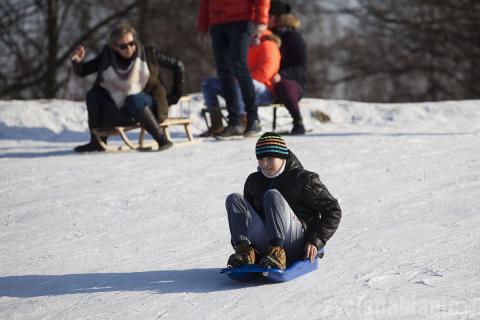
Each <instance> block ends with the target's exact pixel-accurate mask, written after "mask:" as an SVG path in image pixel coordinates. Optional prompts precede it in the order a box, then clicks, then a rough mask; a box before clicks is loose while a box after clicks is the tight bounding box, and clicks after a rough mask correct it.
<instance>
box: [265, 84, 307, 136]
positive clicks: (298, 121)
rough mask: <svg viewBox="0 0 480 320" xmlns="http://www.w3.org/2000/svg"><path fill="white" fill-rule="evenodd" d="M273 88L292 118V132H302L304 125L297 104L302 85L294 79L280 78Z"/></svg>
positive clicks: (300, 96) (303, 131) (300, 95)
mask: <svg viewBox="0 0 480 320" xmlns="http://www.w3.org/2000/svg"><path fill="white" fill-rule="evenodd" d="M273 90H274V93H275V95H276V96H277V97H278V99H280V101H282V102H283V103H284V104H285V107H286V108H287V110H288V111H289V112H290V115H291V116H292V118H293V129H292V133H296V134H304V133H305V127H304V125H303V118H302V114H301V112H300V106H299V105H298V102H299V101H300V99H301V98H302V94H303V92H302V91H303V90H302V87H300V85H299V84H298V83H297V82H296V81H294V80H289V79H282V80H281V81H280V82H277V83H276V84H275V85H274V88H273Z"/></svg>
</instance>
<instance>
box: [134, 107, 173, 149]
mask: <svg viewBox="0 0 480 320" xmlns="http://www.w3.org/2000/svg"><path fill="white" fill-rule="evenodd" d="M133 116H134V117H135V120H137V121H138V122H140V124H141V125H142V127H143V128H145V130H147V132H148V133H150V135H151V136H152V138H153V139H154V140H155V141H156V142H157V143H158V151H162V150H165V149H168V148H170V147H172V146H173V143H172V142H171V141H169V140H168V139H167V137H166V136H165V134H164V133H163V130H162V128H160V126H159V125H158V122H157V119H156V118H155V116H154V114H153V112H152V110H150V108H149V107H145V108H144V109H143V110H142V111H141V112H137V113H135V114H134V115H133Z"/></svg>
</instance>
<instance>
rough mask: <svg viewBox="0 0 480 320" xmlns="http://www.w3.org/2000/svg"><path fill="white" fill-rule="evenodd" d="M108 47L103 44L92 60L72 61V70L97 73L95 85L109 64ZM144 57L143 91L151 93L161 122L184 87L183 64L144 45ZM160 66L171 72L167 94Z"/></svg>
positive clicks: (83, 75) (82, 75)
mask: <svg viewBox="0 0 480 320" xmlns="http://www.w3.org/2000/svg"><path fill="white" fill-rule="evenodd" d="M111 54H112V51H111V50H110V48H109V47H108V46H107V45H105V46H104V47H103V50H102V51H101V52H100V53H99V54H98V55H97V56H96V57H95V58H94V59H92V60H89V61H87V62H80V63H73V71H74V73H75V74H76V75H77V76H79V77H85V76H87V75H89V74H93V73H97V78H96V79H95V83H94V86H95V85H99V83H100V82H101V81H102V79H101V77H102V71H104V70H106V69H107V68H108V67H109V66H110V65H111V63H112V62H111V59H112V58H111ZM145 59H146V62H147V65H148V70H149V72H150V77H149V78H148V81H147V84H146V86H145V89H144V92H145V93H147V94H149V95H151V96H152V97H153V99H154V100H155V104H156V105H157V110H156V117H157V119H158V121H159V122H162V121H163V120H165V119H166V118H167V117H168V106H169V105H171V104H175V103H177V102H178V100H179V99H180V98H181V96H182V94H183V91H184V87H185V79H184V73H185V72H184V66H183V63H182V62H181V61H180V60H179V59H178V58H176V57H170V56H167V55H164V54H161V53H160V52H159V51H158V49H156V48H155V47H145ZM161 68H166V69H170V70H171V71H172V73H173V86H172V88H171V91H170V93H169V94H168V95H167V91H166V88H165V84H164V83H163V81H162V79H161Z"/></svg>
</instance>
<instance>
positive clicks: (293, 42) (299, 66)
mask: <svg viewBox="0 0 480 320" xmlns="http://www.w3.org/2000/svg"><path fill="white" fill-rule="evenodd" d="M276 19H277V20H276V27H275V28H274V29H273V30H272V31H273V32H274V33H275V34H277V35H278V36H280V37H281V39H282V46H281V47H280V53H281V55H282V60H281V62H280V75H281V76H282V78H286V79H290V80H295V81H296V82H298V83H299V84H300V86H301V87H302V89H303V91H304V92H305V89H306V85H307V45H306V44H305V40H304V39H303V37H302V36H301V35H300V33H298V32H297V31H296V30H297V29H298V28H299V26H300V20H299V19H298V18H297V17H295V16H293V15H291V14H284V15H281V16H279V17H277V18H276Z"/></svg>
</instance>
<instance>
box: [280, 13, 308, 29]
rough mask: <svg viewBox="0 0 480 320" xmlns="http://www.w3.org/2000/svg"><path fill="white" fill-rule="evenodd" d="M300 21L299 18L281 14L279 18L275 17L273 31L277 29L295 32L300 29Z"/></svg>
mask: <svg viewBox="0 0 480 320" xmlns="http://www.w3.org/2000/svg"><path fill="white" fill-rule="evenodd" d="M301 24H302V23H301V21H300V19H299V18H297V17H296V16H294V15H293V14H290V13H289V14H282V15H281V16H279V17H277V18H276V20H275V29H277V28H289V29H293V30H297V29H298V28H300V25H301Z"/></svg>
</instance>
